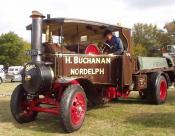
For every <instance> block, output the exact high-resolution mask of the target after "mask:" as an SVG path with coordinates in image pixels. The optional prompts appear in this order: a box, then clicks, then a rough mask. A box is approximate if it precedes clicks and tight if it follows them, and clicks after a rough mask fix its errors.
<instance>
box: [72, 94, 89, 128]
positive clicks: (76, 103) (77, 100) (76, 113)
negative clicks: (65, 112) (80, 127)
mask: <svg viewBox="0 0 175 136" xmlns="http://www.w3.org/2000/svg"><path fill="white" fill-rule="evenodd" d="M85 108H86V103H85V97H84V96H83V95H82V94H81V93H77V94H76V95H75V96H74V98H73V102H72V106H71V119H72V123H73V124H75V125H76V124H79V123H80V122H81V121H82V119H83V118H84V116H85Z"/></svg>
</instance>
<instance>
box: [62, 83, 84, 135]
mask: <svg viewBox="0 0 175 136" xmlns="http://www.w3.org/2000/svg"><path fill="white" fill-rule="evenodd" d="M86 110H87V102H86V95H85V93H84V90H83V88H82V87H81V86H80V85H69V86H68V87H67V88H66V89H65V91H64V93H63V95H62V98H61V115H60V116H61V123H62V126H63V129H64V130H65V131H66V132H69V133H70V132H73V131H76V130H78V129H79V128H80V127H81V126H82V124H83V122H84V119H85V114H86Z"/></svg>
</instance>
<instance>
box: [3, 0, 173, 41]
mask: <svg viewBox="0 0 175 136" xmlns="http://www.w3.org/2000/svg"><path fill="white" fill-rule="evenodd" d="M3 5H4V6H3ZM32 10H38V11H40V12H41V13H43V14H44V15H47V14H51V17H70V18H80V19H88V20H93V21H99V22H104V23H109V24H117V23H120V24H121V25H122V26H125V27H129V28H132V27H133V24H135V23H152V24H156V25H157V26H158V27H159V28H160V29H163V27H164V25H165V23H167V22H170V21H172V20H173V19H175V15H174V14H175V0H1V6H0V34H2V33H6V32H9V31H13V32H15V33H17V34H18V35H19V36H20V37H23V38H24V39H25V40H27V41H30V31H26V28H25V27H26V26H27V25H28V24H30V23H31V19H30V18H29V16H30V15H31V11H32Z"/></svg>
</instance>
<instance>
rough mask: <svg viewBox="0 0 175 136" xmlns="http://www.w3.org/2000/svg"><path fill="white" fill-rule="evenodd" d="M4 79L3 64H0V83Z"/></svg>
mask: <svg viewBox="0 0 175 136" xmlns="http://www.w3.org/2000/svg"><path fill="white" fill-rule="evenodd" d="M4 81H5V72H4V65H0V84H1V83H3V82H4Z"/></svg>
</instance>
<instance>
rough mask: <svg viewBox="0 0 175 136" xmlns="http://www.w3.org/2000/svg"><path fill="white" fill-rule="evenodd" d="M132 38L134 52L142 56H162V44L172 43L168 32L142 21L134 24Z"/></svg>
mask: <svg viewBox="0 0 175 136" xmlns="http://www.w3.org/2000/svg"><path fill="white" fill-rule="evenodd" d="M132 40H133V53H134V54H136V55H141V56H160V55H161V52H160V49H161V48H162V46H164V45H168V44H169V43H170V38H169V35H168V33H166V32H163V31H162V30H159V29H158V28H157V26H156V25H152V24H142V23H138V24H135V25H134V27H133V34H132ZM139 45H140V46H141V47H139ZM136 48H139V49H136ZM135 51H137V52H136V53H135Z"/></svg>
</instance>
